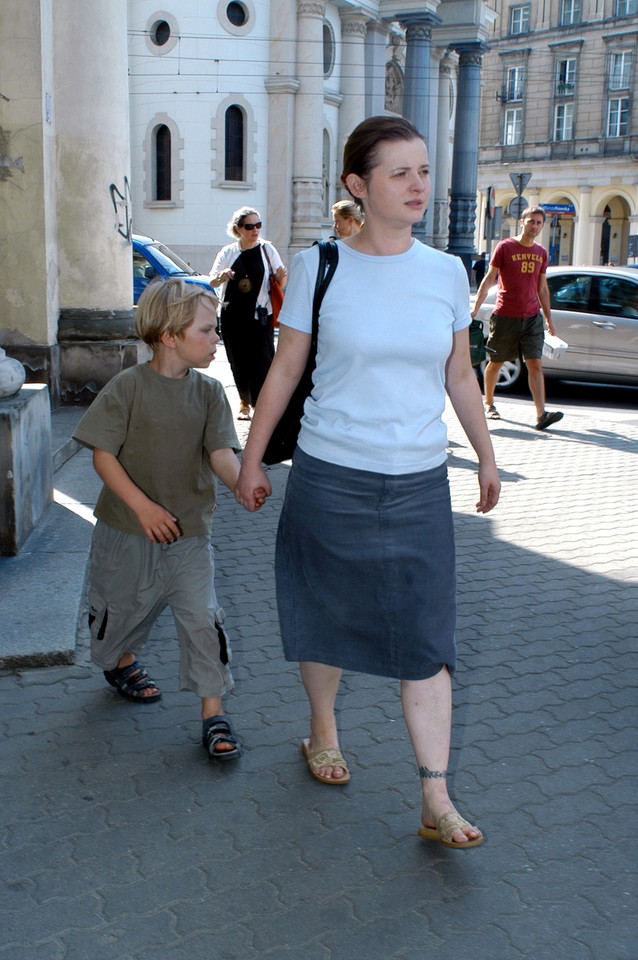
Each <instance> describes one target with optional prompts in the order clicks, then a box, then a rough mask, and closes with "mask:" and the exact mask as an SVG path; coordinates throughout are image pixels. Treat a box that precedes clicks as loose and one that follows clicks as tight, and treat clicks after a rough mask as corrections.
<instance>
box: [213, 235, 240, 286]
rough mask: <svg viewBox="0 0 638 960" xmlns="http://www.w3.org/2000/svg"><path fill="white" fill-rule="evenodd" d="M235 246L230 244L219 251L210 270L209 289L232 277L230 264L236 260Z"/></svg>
mask: <svg viewBox="0 0 638 960" xmlns="http://www.w3.org/2000/svg"><path fill="white" fill-rule="evenodd" d="M236 253H237V251H236V244H234V243H230V244H228V245H227V246H225V247H222V249H221V250H220V251H219V253H218V254H217V256H216V257H215V260H214V262H213V265H212V267H211V270H210V274H209V276H210V285H211V287H219V286H220V285H221V284H222V283H226V282H227V281H228V280H231V279H232V277H233V276H234V271H233V270H232V269H231V264H232V263H233V262H234V261H235V260H236V259H237V257H236Z"/></svg>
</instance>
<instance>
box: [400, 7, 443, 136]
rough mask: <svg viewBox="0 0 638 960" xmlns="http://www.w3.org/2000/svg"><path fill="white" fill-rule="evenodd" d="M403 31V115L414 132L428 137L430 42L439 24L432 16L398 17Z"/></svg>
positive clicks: (438, 18)
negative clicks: (404, 41) (404, 46)
mask: <svg viewBox="0 0 638 960" xmlns="http://www.w3.org/2000/svg"><path fill="white" fill-rule="evenodd" d="M400 22H401V24H402V26H404V27H405V40H406V49H405V85H404V88H403V115H404V117H405V118H406V119H407V120H409V121H410V122H411V123H413V124H414V126H415V127H416V128H417V130H418V131H419V132H420V133H422V134H423V136H424V137H427V136H428V133H429V130H430V96H431V85H432V77H433V72H432V65H431V63H430V41H431V38H432V27H434V26H436V25H437V24H439V23H441V18H440V17H437V16H434V14H428V13H426V14H417V13H415V14H408V15H406V16H402V17H400Z"/></svg>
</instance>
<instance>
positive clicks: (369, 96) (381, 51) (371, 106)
mask: <svg viewBox="0 0 638 960" xmlns="http://www.w3.org/2000/svg"><path fill="white" fill-rule="evenodd" d="M387 46H388V28H387V26H386V25H385V24H383V23H375V22H370V23H368V25H367V30H366V41H365V81H366V82H365V86H366V106H365V115H366V117H377V116H379V114H382V113H383V112H384V109H385V65H386V56H387V55H386V50H387Z"/></svg>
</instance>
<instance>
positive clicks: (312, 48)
mask: <svg viewBox="0 0 638 960" xmlns="http://www.w3.org/2000/svg"><path fill="white" fill-rule="evenodd" d="M325 9H326V7H325V3H324V2H323V0H297V79H298V80H299V90H298V92H297V94H296V98H295V138H294V144H293V157H294V159H293V177H292V238H291V254H293V253H297V252H298V251H299V250H304V249H306V247H308V246H310V244H311V243H312V242H313V241H314V240H320V239H321V235H322V221H323V214H322V208H321V194H322V182H323V178H322V172H323V170H322V167H323V21H324V15H325Z"/></svg>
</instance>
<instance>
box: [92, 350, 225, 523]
mask: <svg viewBox="0 0 638 960" xmlns="http://www.w3.org/2000/svg"><path fill="white" fill-rule="evenodd" d="M74 437H75V439H76V440H78V441H79V442H80V443H83V444H85V445H86V446H88V447H93V448H98V449H100V450H106V451H107V452H108V453H112V454H113V455H114V456H115V457H117V459H118V460H119V462H120V463H121V465H122V466H123V467H124V469H125V470H126V472H127V474H128V475H129V477H130V478H131V480H132V481H133V482H134V483H135V484H136V485H137V486H138V487H140V489H141V490H143V491H144V493H145V494H146V495H147V496H148V497H150V499H151V500H154V501H155V502H156V503H160V504H161V505H162V506H163V507H165V508H166V509H167V510H169V511H170V512H171V513H172V514H173V516H175V517H177V520H178V523H179V526H180V529H181V531H182V535H183V536H184V537H198V536H202V535H204V534H207V533H209V532H210V529H211V526H212V520H213V511H214V509H215V501H216V478H215V475H214V473H213V471H212V469H211V466H210V459H209V458H210V454H211V453H213V451H215V450H220V449H224V448H231V449H234V450H236V451H238V450H239V449H240V447H239V441H238V439H237V434H236V432H235V427H234V424H233V419H232V413H231V409H230V404H229V403H228V399H227V397H226V394H225V392H224V388H223V387H222V385H221V383H219V381H217V380H212V379H210V378H209V377H206V376H203V375H202V374H201V373H198V372H197V371H196V370H189V372H188V374H187V375H186V376H185V377H182V378H179V379H174V378H172V377H164V376H162V374H160V373H157V371H156V370H154V369H153V367H151V366H150V364H148V363H145V364H142V365H139V366H136V367H130V368H129V369H127V370H123V371H122V372H121V373H119V374H117V376H115V377H114V378H113V379H112V380H111V381H110V382H109V383H108V384H107V385H106V386H105V387H104V389H103V390H102V391H101V392H100V393H99V394H98V396H97V397H96V398H95V400H94V401H93V403H92V404H91V406H90V407H89V409H88V410H87V412H86V413H85V415H84V416H83V417H82V420H81V421H80V423H79V424H78V427H77V429H76V431H75V433H74ZM95 516H96V517H97V518H98V520H101V521H103V522H104V523H107V524H108V525H109V526H110V527H114V528H115V529H116V530H122V531H123V532H124V533H134V534H138V535H139V536H143V535H144V532H143V530H142V527H141V526H140V524H139V522H138V520H137V518H136V516H135V514H134V513H133V512H132V510H130V509H129V508H128V507H127V506H126V504H125V503H124V502H123V501H122V500H120V498H119V497H118V496H116V494H114V493H112V492H111V491H110V490H109V489H108V488H107V487H103V488H102V491H101V493H100V496H99V498H98V501H97V505H96V508H95Z"/></svg>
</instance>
